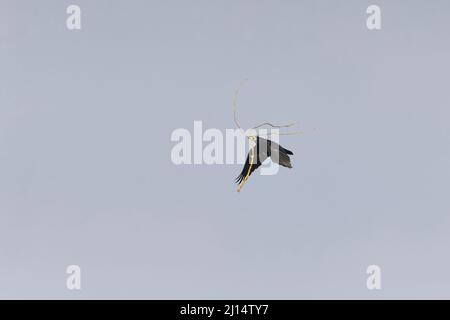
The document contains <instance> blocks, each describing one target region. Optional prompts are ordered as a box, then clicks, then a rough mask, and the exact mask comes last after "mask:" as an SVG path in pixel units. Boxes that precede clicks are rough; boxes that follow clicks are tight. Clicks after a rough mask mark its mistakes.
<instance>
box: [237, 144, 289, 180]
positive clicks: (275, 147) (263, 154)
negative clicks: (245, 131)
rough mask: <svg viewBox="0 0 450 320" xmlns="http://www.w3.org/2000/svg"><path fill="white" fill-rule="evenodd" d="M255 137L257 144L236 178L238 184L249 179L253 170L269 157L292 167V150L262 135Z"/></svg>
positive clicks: (280, 163)
mask: <svg viewBox="0 0 450 320" xmlns="http://www.w3.org/2000/svg"><path fill="white" fill-rule="evenodd" d="M255 138H256V141H255V142H256V143H255V146H253V147H252V148H251V149H250V151H249V153H248V155H247V160H246V161H245V164H244V168H243V169H242V172H241V174H240V175H239V176H238V177H237V178H236V183H238V184H240V183H241V182H242V181H243V180H245V179H247V178H248V177H249V176H250V175H251V174H252V172H253V171H255V170H256V169H258V168H259V167H260V166H261V164H262V163H263V162H264V161H265V160H266V159H267V158H269V157H270V158H271V160H272V161H273V162H274V163H278V164H279V165H281V166H283V167H286V168H292V165H291V159H290V158H289V155H293V153H292V151H290V150H288V149H285V148H283V147H282V146H280V145H279V144H278V143H276V142H273V141H271V140H268V139H264V138H261V137H255Z"/></svg>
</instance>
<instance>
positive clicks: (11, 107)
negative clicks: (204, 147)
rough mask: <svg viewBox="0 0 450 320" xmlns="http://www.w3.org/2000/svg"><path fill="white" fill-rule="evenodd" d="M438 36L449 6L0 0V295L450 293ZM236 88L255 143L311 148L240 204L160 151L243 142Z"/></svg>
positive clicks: (216, 172)
mask: <svg viewBox="0 0 450 320" xmlns="http://www.w3.org/2000/svg"><path fill="white" fill-rule="evenodd" d="M73 3H75V4H78V5H79V6H80V7H81V10H82V30H80V31H68V30H67V29H66V24H65V20H66V17H67V15H66V13H65V10H66V7H67V6H68V5H69V4H73ZM370 4H378V5H379V6H380V7H381V9H382V28H383V29H382V30H381V31H369V30H367V28H366V22H365V19H366V13H365V11H366V8H367V6H368V5H370ZM448 30H450V2H448V1H445V0H442V1H439V0H435V1H432V2H431V1H423V0H422V1H406V0H403V1H361V0H358V1H356V0H354V1H331V0H330V1H312V0H311V1H287V0H286V1H256V0H252V1H206V0H204V1H199V0H193V1H179V0H178V1H118V0H111V1H56V0H55V1H50V0H46V1H5V0H0V298H63V299H70V298H87V299H89V298H224V299H226V298H275V299H277V298H289V299H297V298H362V299H377V298H388V299H389V298H450V274H449V273H448V270H449V268H450V257H449V254H448V245H449V243H450V232H449V228H450V217H449V211H450V203H449V200H448V198H449V197H448V190H449V187H450V166H449V160H450V148H449V142H450V124H449V119H450V109H449V102H450V98H449V95H448V75H449V73H450V64H449V62H448V57H449V56H450V44H449V41H448ZM243 78H248V79H249V82H248V83H247V85H246V86H245V87H244V88H243V89H242V92H241V95H240V96H239V119H240V122H241V124H242V125H243V126H245V127H249V126H251V125H255V124H257V123H261V122H264V121H272V122H278V123H286V122H292V121H298V123H299V125H300V129H302V130H304V131H305V134H304V135H303V136H299V137H297V136H293V137H283V138H282V139H281V141H280V142H281V144H282V145H283V146H285V147H286V148H288V149H290V150H293V152H294V156H293V157H292V163H293V166H294V168H293V169H292V170H287V169H284V168H281V169H280V172H279V174H277V175H276V176H260V175H255V176H252V177H251V179H249V181H248V182H247V184H246V185H245V187H244V189H243V191H242V192H241V193H240V194H238V193H236V186H235V185H234V178H235V177H236V176H237V175H238V173H239V172H240V170H241V165H235V166H230V165H228V166H227V165H223V166H206V165H203V166H202V165H200V166H174V165H173V164H172V162H171V161H170V150H171V148H172V146H173V145H174V143H172V142H171V141H170V134H171V132H172V131H173V130H174V129H176V128H179V127H184V128H188V129H191V128H193V121H194V120H202V121H203V124H204V126H205V128H208V127H214V128H221V129H225V128H231V127H233V125H234V124H233V119H232V114H231V99H232V96H233V93H234V90H235V89H236V86H237V85H238V83H239V82H240V81H241V80H242V79H243ZM313 128H317V130H313ZM283 169H284V170H283ZM70 264H77V265H80V267H81V269H82V290H81V291H79V292H74V291H69V290H67V289H66V287H65V281H66V277H67V275H66V274H65V268H66V267H67V266H68V265H70ZM371 264H377V265H379V266H380V267H381V268H382V286H383V289H382V290H380V291H369V290H368V289H367V288H366V285H365V283H366V277H367V275H366V274H365V270H366V268H367V266H368V265H371Z"/></svg>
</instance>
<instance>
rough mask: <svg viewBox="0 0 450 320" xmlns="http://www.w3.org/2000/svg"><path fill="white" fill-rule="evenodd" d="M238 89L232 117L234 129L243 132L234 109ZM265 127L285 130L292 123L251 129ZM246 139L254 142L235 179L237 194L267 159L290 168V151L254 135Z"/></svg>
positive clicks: (234, 107)
mask: <svg viewBox="0 0 450 320" xmlns="http://www.w3.org/2000/svg"><path fill="white" fill-rule="evenodd" d="M245 81H246V80H244V81H243V82H242V83H241V85H242V84H243V83H244V82H245ZM239 89H240V88H238V89H237V90H236V92H235V95H234V99H233V117H234V123H235V124H236V127H238V128H239V129H241V130H243V129H242V128H241V126H240V125H239V123H238V121H237V117H236V109H237V107H236V99H237V95H238V94H239ZM265 125H267V126H271V127H272V128H286V127H291V126H293V125H294V123H292V124H288V125H281V126H277V125H273V124H271V123H269V122H265V123H262V124H260V125H258V126H256V127H253V128H252V129H257V128H259V127H262V126H265ZM276 134H278V135H292V134H301V132H289V133H276ZM247 137H248V139H249V140H250V141H253V142H254V146H253V147H251V148H250V150H249V152H248V155H247V160H246V161H245V164H244V168H243V169H242V172H241V174H240V175H239V176H238V177H237V178H236V183H238V184H239V186H238V189H237V192H240V191H241V188H242V187H243V185H244V184H245V182H246V181H247V179H248V177H249V176H250V175H251V174H252V173H253V171H255V170H256V169H258V168H259V167H260V166H261V164H262V163H263V162H264V161H265V160H266V159H267V158H270V159H271V160H272V161H273V162H274V163H277V164H279V165H281V166H283V167H286V168H292V165H291V158H290V157H289V156H290V155H293V152H292V151H290V150H288V149H285V148H283V147H282V146H280V145H279V144H278V143H276V142H273V141H271V140H269V139H264V138H262V137H260V136H258V135H257V134H256V133H254V134H253V133H252V134H247Z"/></svg>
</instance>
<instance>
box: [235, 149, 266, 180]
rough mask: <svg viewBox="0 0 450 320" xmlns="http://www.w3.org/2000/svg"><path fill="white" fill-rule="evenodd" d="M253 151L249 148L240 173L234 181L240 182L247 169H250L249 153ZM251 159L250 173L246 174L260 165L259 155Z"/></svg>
mask: <svg viewBox="0 0 450 320" xmlns="http://www.w3.org/2000/svg"><path fill="white" fill-rule="evenodd" d="M251 152H254V150H250V152H249V153H248V154H247V160H246V161H245V164H244V168H243V169H242V172H241V174H240V175H239V176H238V177H237V178H236V183H237V184H239V183H241V182H242V180H244V178H245V176H246V175H247V172H248V170H249V169H250V153H251ZM255 158H256V159H254V160H253V164H252V167H251V169H250V173H249V175H248V176H250V175H251V174H252V172H253V171H255V170H256V169H258V167H259V166H260V165H261V161H260V157H256V155H255Z"/></svg>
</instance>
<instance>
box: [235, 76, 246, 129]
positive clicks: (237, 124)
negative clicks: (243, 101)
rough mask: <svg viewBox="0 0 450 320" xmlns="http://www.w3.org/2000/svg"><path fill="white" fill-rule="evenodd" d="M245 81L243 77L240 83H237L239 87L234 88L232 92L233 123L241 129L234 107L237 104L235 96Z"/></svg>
mask: <svg viewBox="0 0 450 320" xmlns="http://www.w3.org/2000/svg"><path fill="white" fill-rule="evenodd" d="M246 82H247V79H244V80H242V81H241V83H240V84H239V87H238V88H237V89H236V92H235V93H234V97H233V119H234V123H235V124H236V127H238V128H239V129H242V128H241V126H240V125H239V122H238V121H237V116H236V109H237V105H236V100H237V96H238V94H239V91H240V90H241V87H242V86H243V85H244V83H246Z"/></svg>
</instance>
